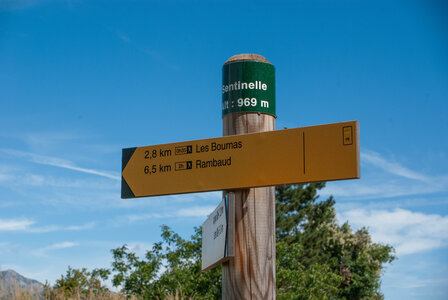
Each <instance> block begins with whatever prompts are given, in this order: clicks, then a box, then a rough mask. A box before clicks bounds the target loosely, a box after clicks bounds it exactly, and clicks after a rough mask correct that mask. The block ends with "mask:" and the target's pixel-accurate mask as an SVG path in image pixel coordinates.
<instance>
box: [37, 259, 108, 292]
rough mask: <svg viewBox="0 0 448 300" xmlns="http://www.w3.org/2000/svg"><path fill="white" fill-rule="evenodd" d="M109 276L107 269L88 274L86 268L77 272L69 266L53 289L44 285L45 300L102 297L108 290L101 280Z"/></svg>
mask: <svg viewBox="0 0 448 300" xmlns="http://www.w3.org/2000/svg"><path fill="white" fill-rule="evenodd" d="M109 275H110V271H109V270H107V269H95V270H93V271H92V272H89V271H87V269H86V268H83V269H81V270H79V269H73V268H72V267H70V266H69V267H68V269H67V272H66V274H65V276H64V275H61V278H60V279H57V280H56V283H55V284H54V286H53V287H51V286H50V285H49V284H48V282H47V283H45V285H44V296H45V299H72V298H74V299H93V298H95V295H97V296H99V295H101V296H103V295H104V294H105V293H108V289H107V288H106V287H105V286H104V285H103V284H102V281H101V280H107V278H108V276H109Z"/></svg>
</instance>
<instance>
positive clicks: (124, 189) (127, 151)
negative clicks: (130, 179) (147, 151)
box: [121, 147, 137, 199]
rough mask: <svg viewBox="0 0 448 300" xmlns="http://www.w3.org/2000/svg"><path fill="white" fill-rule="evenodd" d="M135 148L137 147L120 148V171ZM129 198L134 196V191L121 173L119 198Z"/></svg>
mask: <svg viewBox="0 0 448 300" xmlns="http://www.w3.org/2000/svg"><path fill="white" fill-rule="evenodd" d="M135 149H137V147H133V148H124V149H123V150H122V156H121V172H123V170H124V168H126V165H127V164H128V162H129V160H130V159H131V157H132V155H133V154H134V152H135ZM129 198H135V195H134V192H132V190H131V188H130V187H129V185H128V183H127V182H126V180H124V178H123V175H121V199H129Z"/></svg>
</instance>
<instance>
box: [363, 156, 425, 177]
mask: <svg viewBox="0 0 448 300" xmlns="http://www.w3.org/2000/svg"><path fill="white" fill-rule="evenodd" d="M361 161H362V162H363V163H368V164H372V165H374V166H375V167H377V168H380V169H382V170H384V171H386V172H387V173H390V174H394V175H397V176H401V177H404V178H408V179H413V180H419V181H429V180H432V178H430V177H429V176H426V175H424V174H421V173H419V172H416V171H413V170H410V169H408V168H406V167H404V166H402V165H401V164H399V163H397V162H393V161H389V160H387V159H385V158H384V157H382V156H381V155H380V154H379V153H377V152H374V151H370V150H365V149H363V150H362V151H361Z"/></svg>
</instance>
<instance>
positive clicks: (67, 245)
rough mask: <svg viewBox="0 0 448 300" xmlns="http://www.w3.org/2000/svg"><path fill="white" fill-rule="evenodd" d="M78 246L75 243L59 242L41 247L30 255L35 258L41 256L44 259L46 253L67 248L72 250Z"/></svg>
mask: <svg viewBox="0 0 448 300" xmlns="http://www.w3.org/2000/svg"><path fill="white" fill-rule="evenodd" d="M76 246H79V243H75V242H61V243H56V244H51V245H49V246H47V247H43V248H40V249H37V250H34V251H32V252H31V253H32V254H33V255H35V256H42V257H46V256H48V252H52V251H56V250H63V249H68V248H73V247H76Z"/></svg>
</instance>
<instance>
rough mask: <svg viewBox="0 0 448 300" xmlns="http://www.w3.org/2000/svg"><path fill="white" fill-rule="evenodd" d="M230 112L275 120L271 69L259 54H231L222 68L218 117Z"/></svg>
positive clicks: (273, 75)
mask: <svg viewBox="0 0 448 300" xmlns="http://www.w3.org/2000/svg"><path fill="white" fill-rule="evenodd" d="M234 112H259V113H264V114H269V115H273V116H274V117H275V68H274V66H273V65H272V64H271V63H270V62H269V61H268V60H267V59H266V58H264V57H263V56H261V55H256V54H239V55H235V56H232V57H231V58H230V59H229V60H228V61H227V62H226V63H225V64H224V66H223V67H222V115H223V116H224V115H226V114H229V113H234Z"/></svg>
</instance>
